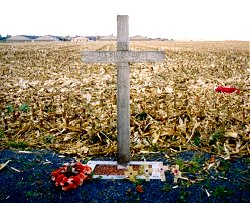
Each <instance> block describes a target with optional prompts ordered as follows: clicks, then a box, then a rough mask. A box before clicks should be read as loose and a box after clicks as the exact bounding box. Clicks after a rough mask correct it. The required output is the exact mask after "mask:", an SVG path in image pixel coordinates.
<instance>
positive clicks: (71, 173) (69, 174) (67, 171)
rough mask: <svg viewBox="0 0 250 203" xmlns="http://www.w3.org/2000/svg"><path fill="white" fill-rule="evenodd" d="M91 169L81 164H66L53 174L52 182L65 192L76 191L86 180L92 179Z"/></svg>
mask: <svg viewBox="0 0 250 203" xmlns="http://www.w3.org/2000/svg"><path fill="white" fill-rule="evenodd" d="M91 172H92V169H91V167H89V166H87V165H83V164H82V163H81V162H77V163H71V164H69V163H66V164H64V165H63V166H62V167H61V168H59V169H56V170H55V171H53V172H52V173H51V175H52V178H51V179H52V180H53V181H55V185H56V186H61V187H62V190H63V191H68V190H70V189H76V188H77V186H81V185H82V184H83V182H84V180H87V179H90V178H91Z"/></svg>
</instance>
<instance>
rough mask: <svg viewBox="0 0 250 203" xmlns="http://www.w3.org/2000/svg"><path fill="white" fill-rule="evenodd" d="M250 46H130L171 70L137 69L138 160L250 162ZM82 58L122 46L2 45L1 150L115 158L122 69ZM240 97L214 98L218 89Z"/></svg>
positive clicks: (133, 89) (133, 70)
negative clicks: (190, 154) (183, 154)
mask: <svg viewBox="0 0 250 203" xmlns="http://www.w3.org/2000/svg"><path fill="white" fill-rule="evenodd" d="M249 46H250V45H249V42H237V41H235V42H233V41H232V42H231V41H227V42H177V41H176V42H175V41H147V42H131V45H130V47H131V50H164V51H165V55H166V59H165V62H164V63H155V64H150V63H136V64H133V63H132V64H131V65H130V95H131V96H130V97H131V99H130V108H131V119H130V120H131V121H130V122H131V137H130V139H131V154H132V156H133V155H134V154H136V153H151V152H158V151H164V150H171V151H173V152H179V151H184V150H197V151H203V152H209V153H214V154H216V155H219V156H223V157H230V156H231V155H239V156H247V155H249V154H250V56H249ZM83 50H116V43H115V42H84V43H67V42H65V43H18V44H15V43H2V44H0V77H1V79H0V113H1V115H0V116H1V117H0V140H1V142H0V149H6V148H23V149H27V148H33V149H34V148H42V149H52V150H55V151H57V152H60V153H62V154H69V155H77V156H79V157H86V156H99V155H101V156H104V155H105V156H106V155H107V156H115V155H116V152H117V127H116V125H117V124H116V122H117V120H116V88H117V87H116V80H117V79H116V73H117V70H116V66H115V64H84V63H83V62H81V51H83ZM219 86H220V87H233V88H236V89H237V91H234V92H230V93H229V92H220V91H215V90H216V88H218V87H219Z"/></svg>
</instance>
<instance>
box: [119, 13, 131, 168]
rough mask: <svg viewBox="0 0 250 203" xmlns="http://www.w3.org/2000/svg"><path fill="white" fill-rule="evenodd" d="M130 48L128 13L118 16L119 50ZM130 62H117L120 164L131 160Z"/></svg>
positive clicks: (125, 163)
mask: <svg viewBox="0 0 250 203" xmlns="http://www.w3.org/2000/svg"><path fill="white" fill-rule="evenodd" d="M128 50H129V23H128V15H118V16H117V51H128ZM129 83H130V82H129V63H128V62H119V63H117V115H118V116H117V132H118V146H117V147H118V157H117V162H118V164H120V165H127V163H128V162H129V161H130V104H129V103H130V91H129Z"/></svg>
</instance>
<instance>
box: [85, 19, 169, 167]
mask: <svg viewBox="0 0 250 203" xmlns="http://www.w3.org/2000/svg"><path fill="white" fill-rule="evenodd" d="M164 60H165V53H164V51H129V23H128V15H118V16H117V51H83V52H82V61H83V62H85V63H116V64H117V132H118V157H117V162H118V164H120V165H124V166H127V164H128V163H129V161H130V105H129V103H130V90H129V83H130V82H129V63H130V62H164Z"/></svg>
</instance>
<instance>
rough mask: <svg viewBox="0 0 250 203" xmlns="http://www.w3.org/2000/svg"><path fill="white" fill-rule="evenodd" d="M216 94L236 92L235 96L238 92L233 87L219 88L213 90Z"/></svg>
mask: <svg viewBox="0 0 250 203" xmlns="http://www.w3.org/2000/svg"><path fill="white" fill-rule="evenodd" d="M215 91H216V92H224V93H233V92H236V94H239V93H240V90H239V89H237V88H235V87H223V86H219V87H217V88H216V89H215Z"/></svg>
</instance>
